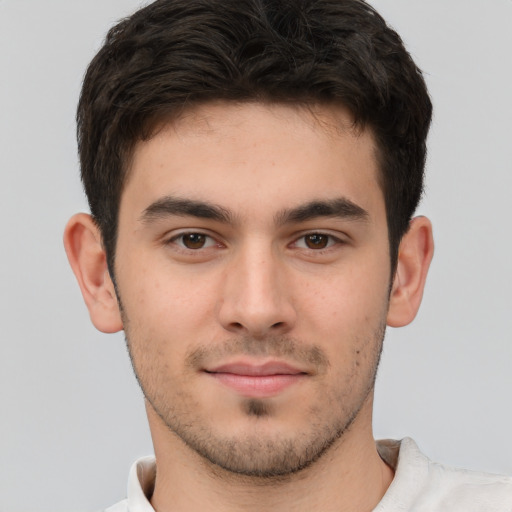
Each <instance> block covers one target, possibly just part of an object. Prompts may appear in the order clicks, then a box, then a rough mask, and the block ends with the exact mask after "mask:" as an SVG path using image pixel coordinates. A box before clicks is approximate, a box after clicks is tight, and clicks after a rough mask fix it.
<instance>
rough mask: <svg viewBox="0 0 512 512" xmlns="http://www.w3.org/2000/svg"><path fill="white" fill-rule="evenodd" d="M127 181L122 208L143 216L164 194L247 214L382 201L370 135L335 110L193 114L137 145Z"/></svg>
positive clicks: (212, 109)
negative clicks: (316, 203)
mask: <svg viewBox="0 0 512 512" xmlns="http://www.w3.org/2000/svg"><path fill="white" fill-rule="evenodd" d="M128 176H129V177H128V180H127V183H126V184H125V188H124V192H123V196H122V200H121V208H123V204H126V203H127V202H128V203H130V209H131V210H133V211H135V210H138V211H139V212H140V211H143V210H144V208H146V207H147V206H148V204H150V203H152V202H154V201H156V200H158V198H159V197H162V196H165V195H172V196H179V197H186V198H191V199H195V200H204V201H209V202H214V203H215V204H219V205H221V206H225V207H226V208H228V209H233V210H236V211H237V213H239V214H244V213H245V214H247V215H250V214H251V213H254V212H255V211H256V210H258V207H259V208H260V209H261V206H262V205H263V204H264V205H265V207H267V208H271V209H272V211H273V213H275V212H276V211H278V210H280V209H282V208H288V207H293V206H295V204H300V203H304V202H307V201H310V200H311V199H329V198H330V196H336V197H337V196H341V195H342V196H344V197H347V198H348V199H350V200H352V201H353V202H356V203H363V204H361V206H363V207H365V208H368V206H369V205H368V204H365V203H371V202H376V201H377V202H379V201H381V202H382V201H383V197H382V191H381V189H380V186H379V172H378V166H377V159H376V151H375V144H374V139H373V135H372V133H371V131H369V130H361V129H359V128H356V127H355V126H354V122H353V119H352V117H351V115H350V114H349V112H348V111H347V110H346V109H344V108H342V107H340V106H332V105H329V106H314V105H313V106H311V105H310V106H307V107H305V106H304V107H302V106H301V107H298V106H286V105H281V104H278V105H274V104H273V105H267V104H260V103H241V104H236V103H225V102H219V103H211V104H206V105H202V106H199V107H196V108H194V109H192V110H189V111H187V112H185V113H184V114H183V115H182V116H181V117H180V118H179V119H177V120H175V121H173V122H172V123H168V124H166V125H162V126H161V127H160V128H159V129H158V130H157V131H156V133H155V135H154V136H153V137H152V138H151V139H150V140H148V141H142V142H139V143H138V144H137V145H136V146H135V149H134V152H133V158H132V163H131V166H130V170H129V173H128Z"/></svg>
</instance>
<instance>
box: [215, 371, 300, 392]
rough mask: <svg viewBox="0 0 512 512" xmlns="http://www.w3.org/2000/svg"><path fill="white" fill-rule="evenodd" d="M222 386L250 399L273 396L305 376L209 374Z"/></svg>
mask: <svg viewBox="0 0 512 512" xmlns="http://www.w3.org/2000/svg"><path fill="white" fill-rule="evenodd" d="M209 375H211V376H212V377H214V378H215V379H217V380H218V381H219V382H220V383H222V384H223V385H224V386H226V387H228V388H231V389H233V390H234V391H236V392H237V393H239V394H241V395H243V396H246V397H251V398H266V397H271V396H275V395H277V394H279V393H281V392H282V391H284V390H285V389H287V388H289V387H290V386H293V385H294V384H297V383H298V382H300V381H301V380H302V379H303V378H304V377H305V374H303V373H298V374H278V375H237V374H234V373H210V374H209Z"/></svg>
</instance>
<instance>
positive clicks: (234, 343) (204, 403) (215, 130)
mask: <svg viewBox="0 0 512 512" xmlns="http://www.w3.org/2000/svg"><path fill="white" fill-rule="evenodd" d="M377 175H378V170H377V163H376V159H375V151H374V143H373V139H372V136H371V134H370V133H369V132H367V131H366V132H363V133H356V132H354V130H353V129H352V128H351V118H350V116H349V115H348V114H347V113H346V112H345V111H344V110H343V109H341V108H334V107H329V108H324V107H318V108H316V109H315V111H314V113H312V112H311V111H309V110H306V109H298V108H291V107H286V106H264V105H260V104H242V105H235V104H225V103H219V104H210V105H207V106H203V107H200V108H197V109H196V110H194V111H192V112H190V113H189V114H187V115H185V116H184V117H183V118H182V119H181V120H179V121H177V122H175V123H174V124H173V125H172V126H168V127H166V128H164V129H162V130H160V131H159V132H158V133H157V135H156V136H155V137H154V138H152V139H151V140H149V141H147V142H141V143H139V144H138V145H137V146H136V148H135V152H134V158H133V162H132V166H131V168H130V174H129V179H128V181H127V183H126V186H125V189H124V191H123V195H122V201H121V205H120V217H119V238H118V243H117V249H116V266H115V269H116V280H117V287H118V293H119V299H120V302H121V305H122V315H123V322H124V328H125V332H126V337H127V340H128V344H129V349H130V353H131V357H132V359H133V364H134V368H135V370H136V373H137V376H138V379H139V381H140V383H141V385H142V388H143V390H144V393H145V396H146V398H147V400H148V402H149V404H150V405H149V407H151V408H152V409H154V411H155V412H156V413H157V415H158V417H159V418H160V419H161V421H162V422H164V423H165V424H166V425H167V426H168V428H169V429H170V430H171V431H172V432H173V433H174V435H176V436H178V437H179V438H181V440H182V441H184V442H185V443H186V444H187V445H188V446H189V447H190V448H192V449H193V450H195V452H197V453H199V454H200V455H202V456H203V457H205V458H207V459H209V460H210V461H212V462H214V463H215V464H217V465H220V466H221V467H224V468H226V469H228V470H231V471H234V472H238V473H243V474H259V475H272V474H274V475H276V474H287V473H291V472H294V471H297V470H298V469H300V468H302V467H305V466H307V465H308V464H310V463H311V462H312V461H314V460H316V459H317V458H318V457H319V456H320V455H321V454H322V453H324V452H325V451H326V450H327V448H328V447H330V446H331V445H333V443H335V441H336V440H337V439H338V438H340V436H341V435H342V434H343V433H344V432H345V431H346V430H347V428H348V427H349V426H350V424H351V423H352V422H353V421H354V419H357V421H358V422H359V423H361V424H362V425H364V427H365V428H370V427H369V425H370V422H371V412H370V411H371V401H372V394H373V383H374V378H375V372H376V368H377V364H378V359H379V356H380V350H381V344H382V339H383V336H384V328H385V323H386V314H387V308H388V292H389V279H390V262H389V249H388V237H387V235H388V233H387V226H386V215H385V205H384V199H383V195H382V191H381V189H380V187H379V185H378V181H377ZM159 421H160V420H159ZM359 428H360V427H359Z"/></svg>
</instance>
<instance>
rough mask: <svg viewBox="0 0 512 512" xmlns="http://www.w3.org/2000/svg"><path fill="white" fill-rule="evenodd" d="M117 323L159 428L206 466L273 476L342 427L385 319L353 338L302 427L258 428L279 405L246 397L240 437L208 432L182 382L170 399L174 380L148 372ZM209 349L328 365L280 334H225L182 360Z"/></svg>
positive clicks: (296, 467)
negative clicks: (346, 362) (349, 359)
mask: <svg viewBox="0 0 512 512" xmlns="http://www.w3.org/2000/svg"><path fill="white" fill-rule="evenodd" d="M124 325H125V333H126V342H127V347H128V352H129V354H130V359H131V362H132V366H133V368H134V371H135V375H136V378H137V380H138V382H139V385H140V387H141V389H142V391H143V393H144V396H145V398H146V400H147V401H148V402H149V404H150V405H151V407H152V408H153V409H154V411H155V412H156V414H157V415H158V416H159V417H160V419H161V420H162V422H163V423H164V424H165V425H166V427H167V428H168V429H169V430H170V431H171V432H172V433H173V434H174V435H176V436H177V437H178V438H179V439H181V441H182V442H183V443H185V444H186V445H187V446H188V447H189V448H190V449H192V450H193V451H194V452H196V453H197V454H199V455H200V456H201V457H202V458H203V459H204V461H205V462H206V463H207V464H208V463H209V464H211V465H213V466H214V467H217V468H222V469H223V470H226V471H228V472H229V473H231V474H233V475H240V476H248V477H257V478H259V479H274V480H275V479H276V478H283V477H287V476H291V475H293V474H296V473H298V472H300V471H301V470H303V469H305V468H307V467H309V466H311V465H312V464H313V463H314V462H315V461H317V460H318V459H320V458H321V457H322V455H324V454H325V453H326V452H327V451H328V450H329V448H331V447H332V446H333V445H334V444H335V443H336V442H337V441H338V440H340V439H341V438H342V437H343V435H344V434H345V433H346V432H347V431H348V430H349V428H350V426H351V425H352V423H353V422H354V420H355V419H356V418H357V416H358V414H359V412H360V411H361V409H362V408H363V406H364V404H365V403H366V402H367V401H368V400H369V398H370V397H371V395H372V392H373V388H374V384H375V378H376V375H377V368H378V364H379V360H380V355H381V351H382V342H383V339H384V334H385V323H384V321H381V324H380V325H379V327H378V328H377V329H376V330H375V331H374V332H373V333H371V334H370V333H367V334H366V338H365V339H361V340H357V341H356V342H355V343H354V346H355V347H357V350H356V349H354V360H353V364H352V367H351V368H350V369H349V371H348V375H341V376H339V379H338V380H339V381H340V382H339V386H331V388H330V389H325V390H324V393H322V394H321V396H320V397H319V398H320V399H319V401H318V403H316V404H314V405H311V406H310V408H309V410H308V411H307V413H306V414H307V417H308V419H309V418H310V421H309V423H308V425H307V428H302V430H301V429H297V431H295V432H289V433H288V435H287V436H284V435H282V434H280V433H277V432H274V433H273V432H272V431H270V432H269V430H268V429H266V430H263V431H262V430H260V429H259V428H258V426H259V424H260V425H261V424H262V423H264V422H265V421H267V420H270V421H272V417H273V416H274V415H276V414H278V413H279V411H277V410H275V405H274V404H273V403H272V401H271V400H268V399H249V398H247V399H245V400H242V402H241V410H242V413H243V414H244V415H245V416H246V417H247V418H248V419H249V420H251V421H250V424H251V425H253V426H254V428H253V429H248V431H247V432H245V433H244V434H243V435H240V434H239V435H235V436H230V432H222V433H219V432H217V431H215V425H212V424H211V423H210V422H209V421H208V420H209V418H205V417H204V416H202V415H201V407H200V405H199V404H198V403H197V401H195V400H194V398H193V396H192V395H191V394H190V393H189V392H188V391H187V390H186V387H185V388H182V389H180V390H179V391H178V392H177V393H175V394H174V395H173V397H172V398H171V399H170V397H169V396H167V395H166V391H165V390H168V389H172V384H175V385H176V386H179V385H180V383H178V382H174V383H171V381H170V380H168V378H167V377H168V376H165V375H164V376H162V375H156V373H155V371H154V370H155V368H154V367H153V365H152V362H151V361H149V360H147V357H144V355H141V354H138V353H134V352H136V351H134V350H133V344H132V343H131V341H130V340H131V337H132V334H133V333H131V332H130V329H127V327H128V325H129V324H128V322H126V321H125V324H124ZM141 346H145V347H148V346H150V345H149V344H143V345H141ZM213 351H217V352H218V353H222V354H226V353H229V354H245V355H261V354H265V355H274V356H277V357H279V356H283V355H289V356H292V357H293V358H294V359H295V360H302V361H304V360H307V361H309V362H312V361H313V362H315V364H316V365H317V367H319V368H320V369H323V370H328V369H329V366H330V365H329V362H328V360H327V358H326V356H325V355H324V353H323V352H322V350H321V349H320V348H318V347H316V346H308V347H304V344H303V343H300V342H298V341H296V340H293V339H290V338H283V337H279V338H277V337H269V338H267V339H265V340H261V339H258V340H254V339H251V338H240V339H235V340H228V341H226V342H225V343H224V344H223V345H222V346H221V347H216V348H215V349H212V348H210V347H208V346H205V347H202V348H200V349H196V350H195V351H194V352H192V353H191V354H189V357H188V360H187V364H189V365H196V366H197V365H198V364H200V361H201V360H202V358H203V357H205V355H208V354H211V353H212V352H213ZM138 356H140V357H138ZM144 359H146V361H144ZM170 383H171V386H170ZM301 406H302V404H301V403H297V407H301ZM262 432H263V434H262Z"/></svg>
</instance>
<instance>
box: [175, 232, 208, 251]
mask: <svg viewBox="0 0 512 512" xmlns="http://www.w3.org/2000/svg"><path fill="white" fill-rule="evenodd" d="M207 238H208V237H207V236H206V235H202V234H201V233H187V234H185V235H182V236H181V240H182V242H183V245H184V246H185V247H186V248H187V249H202V248H203V247H204V246H205V245H206V240H207Z"/></svg>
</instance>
